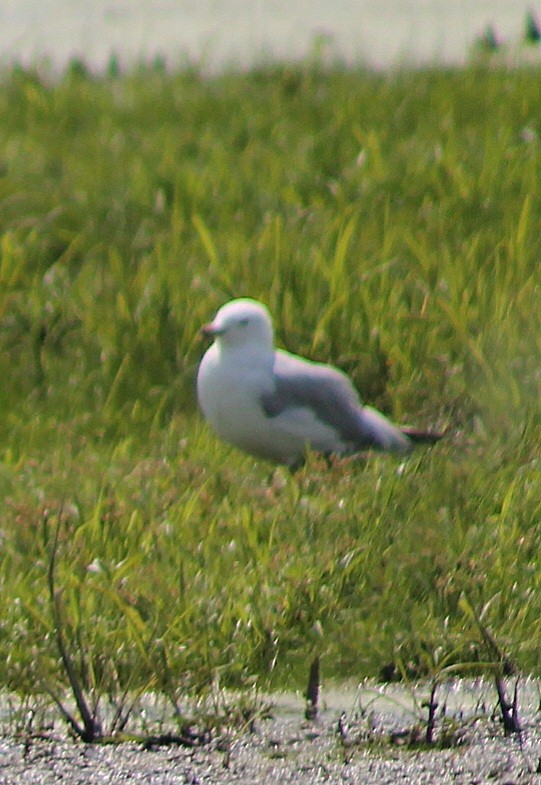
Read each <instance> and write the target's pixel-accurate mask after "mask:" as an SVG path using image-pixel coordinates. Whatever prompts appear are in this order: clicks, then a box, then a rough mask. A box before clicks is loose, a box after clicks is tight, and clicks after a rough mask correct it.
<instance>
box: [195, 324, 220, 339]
mask: <svg viewBox="0 0 541 785" xmlns="http://www.w3.org/2000/svg"><path fill="white" fill-rule="evenodd" d="M199 332H200V333H201V335H204V336H205V338H214V337H215V336H217V335H221V334H222V333H223V330H222V329H220V328H219V327H218V325H216V324H215V323H214V322H209V323H208V324H204V325H203V326H202V327H201V329H200V330H199Z"/></svg>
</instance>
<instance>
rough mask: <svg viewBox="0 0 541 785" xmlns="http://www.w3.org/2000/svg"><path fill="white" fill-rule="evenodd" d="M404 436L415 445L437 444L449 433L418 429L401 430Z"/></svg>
mask: <svg viewBox="0 0 541 785" xmlns="http://www.w3.org/2000/svg"><path fill="white" fill-rule="evenodd" d="M400 430H401V431H402V433H403V434H405V435H406V436H407V437H408V439H410V440H411V441H412V442H413V443H414V444H436V442H439V440H440V439H443V437H444V436H445V435H446V434H447V433H448V431H421V430H419V429H418V428H407V427H406V428H401V429H400Z"/></svg>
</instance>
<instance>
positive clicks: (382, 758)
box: [0, 684, 541, 785]
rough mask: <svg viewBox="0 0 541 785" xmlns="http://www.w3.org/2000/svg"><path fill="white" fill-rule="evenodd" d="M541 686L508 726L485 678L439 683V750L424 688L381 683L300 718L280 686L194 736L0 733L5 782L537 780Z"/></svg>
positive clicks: (298, 705)
mask: <svg viewBox="0 0 541 785" xmlns="http://www.w3.org/2000/svg"><path fill="white" fill-rule="evenodd" d="M536 689H537V687H536V685H532V684H530V685H529V686H528V688H527V689H526V690H525V691H524V695H523V696H522V698H521V701H522V703H521V705H520V722H521V726H522V733H520V734H513V735H512V736H510V737H505V735H504V733H503V729H502V726H501V722H500V721H499V718H498V712H497V710H495V709H497V706H496V705H495V704H494V701H493V695H492V692H491V690H490V689H489V688H485V687H482V688H479V689H473V688H471V685H470V686H469V687H468V689H467V690H466V691H463V690H462V688H455V687H453V688H449V689H446V690H444V691H442V694H441V695H440V696H439V707H438V711H437V714H438V716H437V721H436V738H438V737H439V739H440V741H441V738H442V736H443V735H445V734H447V735H446V743H447V742H448V743H449V744H450V745H451V746H449V747H448V748H444V749H441V748H438V747H434V748H432V749H426V748H423V747H421V746H418V742H419V741H420V740H421V739H422V738H423V734H424V733H425V730H426V722H425V719H426V707H423V705H422V693H421V692H420V693H419V694H416V695H414V694H412V693H410V694H409V695H408V693H407V691H405V690H400V691H397V690H395V691H394V692H393V691H388V690H386V691H385V693H384V694H378V690H377V689H372V690H369V691H363V692H362V694H361V693H359V692H356V693H355V694H354V705H352V704H351V703H349V704H348V702H347V701H345V700H344V699H343V697H344V696H343V694H342V693H340V692H337V693H335V694H331V695H330V696H329V697H328V700H327V704H326V707H323V708H322V710H321V711H320V716H319V718H318V720H317V721H315V722H307V721H306V720H305V719H304V716H303V715H304V712H303V703H302V699H293V698H291V696H286V697H282V698H280V697H278V699H277V701H276V708H275V710H274V715H275V716H274V717H272V718H270V719H260V720H257V721H256V722H255V723H254V726H253V728H252V730H251V731H248V730H244V731H242V732H241V731H232V730H229V731H222V732H220V733H218V734H215V735H214V737H213V738H212V739H211V740H210V742H209V743H206V744H202V745H200V746H195V747H186V746H179V745H171V744H164V745H160V744H157V745H155V746H154V747H153V748H152V749H145V748H144V747H143V745H142V744H140V743H137V744H136V743H129V744H128V743H124V744H115V745H112V744H110V745H101V744H100V745H97V744H94V745H88V744H87V745H85V744H82V743H80V742H75V741H70V740H67V739H65V738H62V735H61V734H60V732H58V734H56V733H52V732H50V733H48V734H46V735H44V736H43V737H41V738H40V737H28V736H27V737H26V738H19V739H17V738H14V737H9V736H8V737H4V738H3V739H2V740H1V741H0V785H8V784H9V785H11V784H12V783H13V784H14V783H21V784H22V783H25V785H29V784H30V783H32V785H53V783H54V785H57V783H60V782H66V783H70V785H77V784H79V783H80V784H81V785H82V784H83V783H85V785H93V784H94V783H96V785H97V784H98V783H100V785H106V784H107V783H123V782H131V783H148V784H149V785H152V784H155V785H158V783H159V785H178V784H180V783H183V784H187V783H192V784H194V785H195V783H213V785H220V783H246V785H271V784H272V785H275V783H297V785H318V783H371V784H372V783H374V784H375V785H378V784H379V783H381V784H382V785H383V783H401V782H404V783H411V784H412V785H416V783H419V784H420V783H443V784H445V783H453V785H463V784H464V785H466V783H468V785H470V784H471V785H473V784H474V783H475V784H480V783H493V784H494V785H512V784H516V785H519V784H522V783H541V773H539V772H540V771H541V714H540V712H539V705H538V703H539V701H538V692H536ZM352 694H353V693H352ZM341 696H342V701H341V703H342V705H341V706H340V697H341ZM519 697H520V693H519ZM349 698H351V695H350V696H349ZM346 704H347V705H346ZM413 741H415V743H412V742H413ZM416 744H417V746H416Z"/></svg>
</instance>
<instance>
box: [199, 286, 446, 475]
mask: <svg viewBox="0 0 541 785" xmlns="http://www.w3.org/2000/svg"><path fill="white" fill-rule="evenodd" d="M201 332H202V333H203V334H204V335H206V336H209V337H212V338H213V339H214V342H213V344H212V346H211V347H210V348H209V349H208V350H207V351H206V353H205V355H204V356H203V359H202V360H201V364H200V366H199V371H198V375H197V397H198V400H199V405H200V407H201V409H202V411H203V415H204V416H205V419H206V420H207V421H208V422H209V423H210V425H211V426H212V428H213V429H214V431H215V432H216V433H217V434H218V436H220V437H221V438H222V439H224V440H225V441H227V442H230V443H231V444H233V445H235V446H236V447H239V448H240V449H241V450H244V451H245V452H247V453H250V454H252V455H255V456H258V457H260V458H266V459H269V460H272V461H275V462H278V463H285V464H287V465H289V466H292V467H294V466H297V465H299V464H300V463H302V461H303V458H304V455H305V453H306V450H307V449H310V450H314V451H316V452H320V453H324V454H326V455H329V454H338V455H349V454H353V453H357V452H361V451H363V450H367V449H370V448H373V449H379V450H390V451H395V452H401V453H406V452H409V451H410V450H411V449H412V447H413V445H414V443H416V442H425V443H430V444H431V443H434V442H435V441H437V440H438V439H439V438H440V437H441V434H439V433H434V432H426V431H417V430H414V429H409V428H401V427H399V426H396V425H393V423H392V422H390V421H389V420H388V419H387V418H386V417H385V416H384V415H383V414H381V413H380V412H378V411H376V409H373V408H371V407H370V406H363V405H362V403H361V401H360V398H359V395H358V393H357V391H356V389H355V387H354V386H353V384H352V383H351V381H350V380H349V378H348V377H347V376H346V375H345V374H344V373H342V371H339V370H338V369H337V368H334V367H333V366H331V365H324V364H322V363H317V362H312V361H310V360H307V359H305V358H303V357H298V356H297V355H294V354H290V353H289V352H286V351H284V350H281V349H276V348H275V346H274V336H273V328H272V320H271V317H270V314H269V312H268V310H267V308H265V306H264V305H262V304H261V303H259V302H257V301H256V300H251V299H247V298H243V299H239V300H232V301H231V302H229V303H227V304H226V305H224V306H223V307H222V308H220V310H219V311H218V312H217V314H216V316H215V317H214V319H213V321H212V322H211V323H210V324H207V325H205V326H204V327H202V329H201Z"/></svg>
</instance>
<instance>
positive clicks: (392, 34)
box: [0, 0, 541, 70]
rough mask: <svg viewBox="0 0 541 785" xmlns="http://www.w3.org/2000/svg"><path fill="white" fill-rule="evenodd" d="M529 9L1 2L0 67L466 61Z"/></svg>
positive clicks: (415, 2)
mask: <svg viewBox="0 0 541 785" xmlns="http://www.w3.org/2000/svg"><path fill="white" fill-rule="evenodd" d="M528 8H533V10H534V12H537V13H539V15H540V16H541V3H531V2H529V1H528V0H454V2H448V1H447V0H297V2H294V3H291V2H287V0H70V2H65V0H4V2H2V3H1V4H0V62H3V63H4V64H6V63H9V62H11V61H14V60H16V61H23V62H26V63H29V62H35V61H36V60H40V59H41V58H43V57H47V58H50V60H51V62H52V63H53V65H54V67H56V68H61V67H63V66H64V65H65V64H66V62H68V61H69V59H70V58H72V57H82V58H84V59H85V61H86V62H87V63H88V64H89V65H90V66H91V67H92V68H94V69H103V68H104V67H105V66H106V64H107V62H108V61H109V58H110V56H111V54H112V53H113V52H115V53H116V54H117V55H118V57H119V59H120V62H121V64H123V65H129V64H131V63H133V62H136V61H140V60H141V59H151V58H153V57H154V56H156V55H162V56H164V57H165V58H166V60H167V61H168V62H169V63H170V64H171V65H176V64H178V63H182V62H184V63H185V62H190V61H192V62H194V61H195V62H197V63H199V64H201V63H202V64H203V65H204V66H206V67H208V68H209V69H211V70H212V69H216V68H219V67H221V66H223V65H224V64H229V63H233V64H236V65H249V64H253V63H254V62H261V61H262V60H264V59H265V58H274V59H276V58H278V59H284V58H286V59H290V58H303V57H306V56H309V55H310V52H312V53H313V51H314V47H315V48H316V49H319V54H320V55H322V56H323V57H325V56H328V57H331V58H334V57H339V58H343V59H345V60H346V61H348V62H359V61H362V62H368V63H369V64H371V65H372V66H376V67H385V66H389V65H394V64H397V63H400V62H404V61H405V62H413V63H426V62H433V61H437V62H446V63H460V62H463V61H464V60H465V58H466V57H467V54H468V50H469V48H470V47H471V45H472V42H473V41H474V40H475V39H476V38H477V37H478V36H479V35H480V34H482V33H483V32H484V31H485V30H486V28H487V26H488V25H492V26H493V27H494V29H495V30H496V33H497V35H498V37H499V38H500V39H502V40H505V41H506V42H516V41H519V40H520V38H521V37H522V35H523V31H524V23H525V16H526V12H527V9H528ZM314 42H319V43H316V44H315V43H314Z"/></svg>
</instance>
